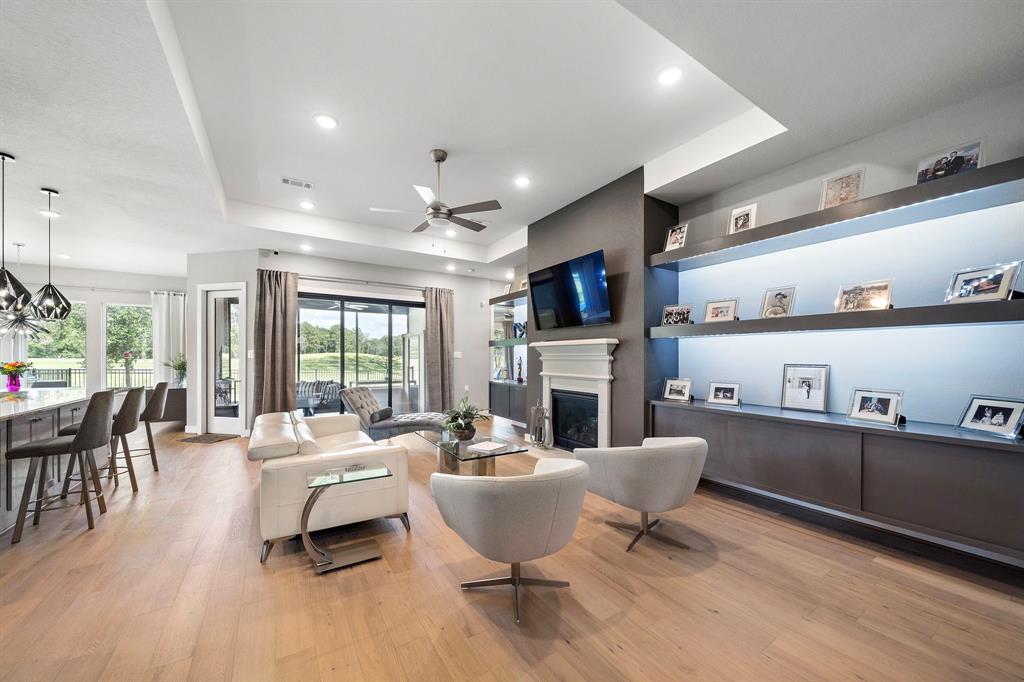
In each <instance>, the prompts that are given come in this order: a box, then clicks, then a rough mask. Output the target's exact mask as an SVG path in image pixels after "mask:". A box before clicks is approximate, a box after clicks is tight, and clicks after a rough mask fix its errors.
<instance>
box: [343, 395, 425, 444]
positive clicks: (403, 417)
mask: <svg viewBox="0 0 1024 682" xmlns="http://www.w3.org/2000/svg"><path fill="white" fill-rule="evenodd" d="M341 401H342V402H343V403H345V409H346V410H347V411H348V412H350V413H352V414H354V415H356V416H358V417H359V425H360V426H361V427H362V429H363V431H365V432H366V433H367V434H368V435H369V436H370V438H373V439H374V440H382V439H384V438H391V437H392V436H398V435H401V434H403V433H411V432H413V431H440V430H442V428H443V425H444V415H443V414H441V413H440V412H409V413H407V414H393V412H392V410H391V408H390V407H384V408H382V407H381V406H380V403H378V402H377V399H376V398H374V397H373V391H371V390H370V389H368V388H366V387H365V386H353V387H351V388H343V389H341Z"/></svg>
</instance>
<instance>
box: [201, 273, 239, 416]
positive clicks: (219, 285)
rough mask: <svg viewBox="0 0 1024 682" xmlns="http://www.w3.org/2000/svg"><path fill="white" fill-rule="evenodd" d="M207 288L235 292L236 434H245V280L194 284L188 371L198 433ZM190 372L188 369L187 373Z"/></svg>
mask: <svg viewBox="0 0 1024 682" xmlns="http://www.w3.org/2000/svg"><path fill="white" fill-rule="evenodd" d="M211 291H227V292H237V293H238V330H239V334H238V362H239V370H240V371H239V378H240V383H239V384H238V423H239V424H240V425H241V426H240V429H239V431H240V432H239V435H241V436H245V435H248V431H249V429H248V426H247V424H248V423H249V422H248V407H249V406H248V396H249V392H248V390H247V387H248V385H249V376H248V375H249V326H248V322H247V320H248V314H247V313H248V311H247V308H248V298H246V283H245V282H216V283H212V284H197V285H196V339H195V341H196V345H195V349H196V372H195V374H192V376H193V377H195V378H196V379H197V381H196V387H195V388H196V390H195V393H194V395H195V397H196V406H197V407H198V410H199V415H198V416H199V423H198V424H197V425H196V426H197V430H198V432H199V433H200V434H203V433H207V432H208V430H207V420H208V419H209V415H207V413H206V394H207V390H208V387H207V385H206V384H207V377H206V326H207V325H206V314H207V311H206V299H207V296H206V294H207V293H208V292H211ZM190 374H191V373H190Z"/></svg>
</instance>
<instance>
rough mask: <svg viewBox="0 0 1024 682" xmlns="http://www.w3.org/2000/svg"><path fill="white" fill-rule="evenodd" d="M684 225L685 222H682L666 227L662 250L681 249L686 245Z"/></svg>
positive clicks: (685, 225)
mask: <svg viewBox="0 0 1024 682" xmlns="http://www.w3.org/2000/svg"><path fill="white" fill-rule="evenodd" d="M686 227H687V224H686V223H683V224H682V225H676V226H675V227H670V228H668V232H666V233H665V248H664V249H663V250H664V251H671V250H672V249H681V248H683V246H685V245H686Z"/></svg>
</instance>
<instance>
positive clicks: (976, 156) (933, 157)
mask: <svg viewBox="0 0 1024 682" xmlns="http://www.w3.org/2000/svg"><path fill="white" fill-rule="evenodd" d="M981 151H982V150H981V140H975V141H974V142H966V143H964V144H958V145H954V146H952V147H946V148H945V149H943V150H941V151H938V152H935V153H934V154H930V155H929V156H928V158H925V159H921V160H920V161H918V162H917V184H919V185H920V184H921V183H923V182H931V181H932V180H939V179H941V178H948V177H950V176H953V175H959V174H960V173H967V172H968V171H972V170H977V169H978V167H979V166H980V165H981V164H982V158H981Z"/></svg>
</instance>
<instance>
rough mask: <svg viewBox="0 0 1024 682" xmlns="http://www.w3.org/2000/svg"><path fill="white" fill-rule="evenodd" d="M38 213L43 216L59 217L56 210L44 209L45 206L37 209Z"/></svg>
mask: <svg viewBox="0 0 1024 682" xmlns="http://www.w3.org/2000/svg"><path fill="white" fill-rule="evenodd" d="M39 215H41V216H43V217H44V218H59V217H60V213H57V212H56V211H50V210H48V209H45V208H41V209H39Z"/></svg>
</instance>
